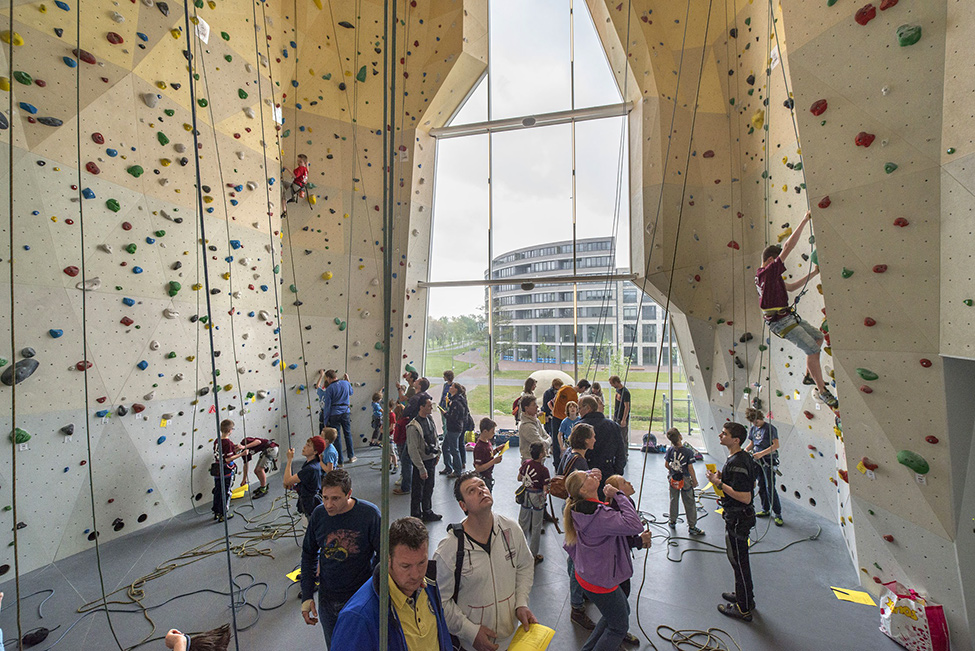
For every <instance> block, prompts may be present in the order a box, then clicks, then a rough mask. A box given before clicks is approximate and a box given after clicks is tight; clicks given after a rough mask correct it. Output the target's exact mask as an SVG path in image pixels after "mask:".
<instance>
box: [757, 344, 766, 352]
mask: <svg viewBox="0 0 975 651" xmlns="http://www.w3.org/2000/svg"><path fill="white" fill-rule="evenodd" d="M766 350H768V346H766V345H765V344H759V345H758V351H759V352H760V353H764V352H765V351H766Z"/></svg>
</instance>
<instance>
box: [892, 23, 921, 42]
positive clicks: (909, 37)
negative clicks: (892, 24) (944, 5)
mask: <svg viewBox="0 0 975 651" xmlns="http://www.w3.org/2000/svg"><path fill="white" fill-rule="evenodd" d="M920 40H921V26H920V25H901V26H900V27H898V28H897V42H898V43H899V44H900V46H901V47H907V46H908V45H914V44H915V43H917V42H918V41H920Z"/></svg>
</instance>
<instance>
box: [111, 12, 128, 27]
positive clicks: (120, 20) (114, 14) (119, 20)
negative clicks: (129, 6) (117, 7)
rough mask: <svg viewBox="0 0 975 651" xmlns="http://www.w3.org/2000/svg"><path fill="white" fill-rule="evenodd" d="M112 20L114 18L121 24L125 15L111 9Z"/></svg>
mask: <svg viewBox="0 0 975 651" xmlns="http://www.w3.org/2000/svg"><path fill="white" fill-rule="evenodd" d="M112 20H114V21H115V22H117V23H119V24H121V23H124V22H125V16H123V15H122V14H120V13H119V12H117V11H113V12H112Z"/></svg>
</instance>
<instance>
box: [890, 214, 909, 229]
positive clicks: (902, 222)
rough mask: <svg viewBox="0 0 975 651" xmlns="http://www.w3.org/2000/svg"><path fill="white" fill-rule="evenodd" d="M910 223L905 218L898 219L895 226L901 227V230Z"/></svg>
mask: <svg viewBox="0 0 975 651" xmlns="http://www.w3.org/2000/svg"><path fill="white" fill-rule="evenodd" d="M910 223H911V222H909V221H907V220H906V219H904V218H903V217H898V218H897V219H895V220H894V226H900V227H901V228H904V227H905V226H907V225H908V224H910Z"/></svg>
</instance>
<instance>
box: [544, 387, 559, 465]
mask: <svg viewBox="0 0 975 651" xmlns="http://www.w3.org/2000/svg"><path fill="white" fill-rule="evenodd" d="M561 388H562V380H560V379H558V378H555V379H553V380H552V385H551V386H550V387H549V388H547V389H545V393H543V394H542V404H541V405H540V406H541V410H542V413H544V414H545V432H546V433H547V434H548V435H549V436H551V437H552V439H553V440H554V439H555V437H556V436H558V433H559V425H560V424H561V422H557V419H556V418H555V416H554V415H553V414H552V404H553V401H554V400H555V394H556V393H558V391H559V389H561ZM553 445H554V444H553ZM561 451H562V446H561V445H560V446H559V452H561ZM552 455H553V459H559V458H560V457H561V454H556V453H555V448H554V447H553V448H552ZM556 467H557V466H556Z"/></svg>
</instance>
